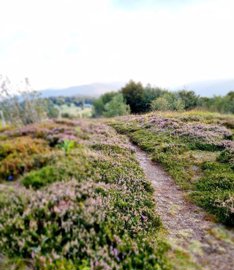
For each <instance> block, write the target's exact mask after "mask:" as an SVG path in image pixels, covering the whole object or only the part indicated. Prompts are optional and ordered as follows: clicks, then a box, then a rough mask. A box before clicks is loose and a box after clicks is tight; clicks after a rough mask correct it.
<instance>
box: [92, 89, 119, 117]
mask: <svg viewBox="0 0 234 270" xmlns="http://www.w3.org/2000/svg"><path fill="white" fill-rule="evenodd" d="M115 95H116V92H108V93H105V94H103V95H102V96H100V97H99V98H98V99H96V100H94V102H93V110H94V112H93V114H94V116H101V115H103V113H104V111H105V105H106V104H107V103H108V102H110V101H111V100H112V98H113V97H114V96H115Z"/></svg>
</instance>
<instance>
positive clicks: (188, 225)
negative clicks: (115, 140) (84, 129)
mask: <svg viewBox="0 0 234 270" xmlns="http://www.w3.org/2000/svg"><path fill="white" fill-rule="evenodd" d="M133 147H134V149H135V151H136V156H137V159H138V161H139V163H140V165H141V166H142V168H143V169H144V172H145V174H146V176H147V178H148V179H149V180H151V182H152V183H153V186H154V187H155V199H156V204H157V212H158V213H159V215H160V216H161V219H162V222H163V225H164V227H165V228H166V229H167V231H168V234H169V242H170V243H171V244H172V246H174V247H179V248H181V249H183V250H184V251H186V252H188V253H189V254H191V255H192V260H193V261H194V262H195V263H197V264H198V265H199V266H201V269H210V270H233V269H234V231H233V230H232V231H230V230H227V229H226V228H225V227H224V226H221V225H217V224H215V223H214V222H212V221H210V220H209V219H208V217H207V215H206V214H205V213H204V212H203V211H202V210H201V209H200V208H198V207H197V206H195V205H193V204H191V203H189V202H188V201H187V200H186V199H185V197H184V192H183V191H182V190H180V189H179V188H178V187H177V186H176V184H175V183H174V181H173V179H171V178H170V177H169V176H168V175H167V173H166V172H165V171H164V170H163V169H162V167H161V166H159V165H157V164H155V163H152V161H151V160H150V158H149V157H148V156H147V155H146V154H145V152H143V151H141V150H140V149H139V148H138V147H136V146H133ZM178 269H180V268H178Z"/></svg>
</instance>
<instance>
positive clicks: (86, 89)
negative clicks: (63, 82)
mask: <svg viewBox="0 0 234 270" xmlns="http://www.w3.org/2000/svg"><path fill="white" fill-rule="evenodd" d="M123 85H124V83H120V82H115V83H93V84H85V85H78V86H71V87H67V88H61V89H46V90H42V91H41V93H42V97H51V96H54V97H56V96H76V95H78V96H80V95H82V96H91V97H93V96H94V97H95V96H99V95H101V94H103V93H105V92H108V91H112V90H113V91H115V90H119V89H120V88H121V87H122V86H123Z"/></svg>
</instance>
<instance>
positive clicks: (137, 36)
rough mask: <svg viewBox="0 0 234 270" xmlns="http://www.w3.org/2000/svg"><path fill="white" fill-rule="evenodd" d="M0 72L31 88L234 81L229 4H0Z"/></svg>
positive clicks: (59, 0)
mask: <svg viewBox="0 0 234 270" xmlns="http://www.w3.org/2000/svg"><path fill="white" fill-rule="evenodd" d="M0 7H1V15H0V74H3V75H6V76H8V77H9V78H10V79H11V80H12V81H17V80H18V81H20V80H22V79H24V78H25V77H27V78H29V80H30V83H31V85H32V86H33V87H34V88H35V89H38V90H39V89H45V88H62V87H68V86H72V85H80V84H89V83H94V82H125V81H129V80H130V79H133V80H136V81H141V82H143V83H144V84H145V83H151V84H152V85H157V86H161V87H172V86H176V85H183V84H185V83H188V82H195V81H202V80H213V79H230V78H234V35H233V26H234V16H233V14H234V1H233V0H135V1H133V0H20V1H19V0H0Z"/></svg>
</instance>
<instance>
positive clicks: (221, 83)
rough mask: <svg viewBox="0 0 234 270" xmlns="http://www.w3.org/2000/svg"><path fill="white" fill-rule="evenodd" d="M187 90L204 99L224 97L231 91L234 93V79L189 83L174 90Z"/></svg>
mask: <svg viewBox="0 0 234 270" xmlns="http://www.w3.org/2000/svg"><path fill="white" fill-rule="evenodd" d="M179 89H186V90H193V91H195V92H196V94H198V95H200V96H203V97H212V96H214V95H215V96H224V95H226V94H227V93H228V92H230V91H234V79H230V80H210V81H202V82H194V83H188V84H185V85H183V86H179V87H176V88H174V89H173V90H179Z"/></svg>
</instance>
